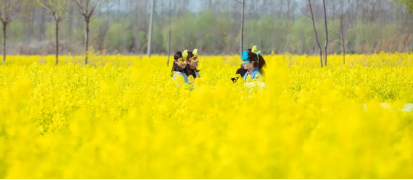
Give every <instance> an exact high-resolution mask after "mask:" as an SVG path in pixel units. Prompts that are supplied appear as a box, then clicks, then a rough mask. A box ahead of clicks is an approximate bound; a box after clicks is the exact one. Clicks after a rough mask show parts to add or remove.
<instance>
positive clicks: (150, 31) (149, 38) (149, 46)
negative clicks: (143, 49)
mask: <svg viewBox="0 0 413 180" xmlns="http://www.w3.org/2000/svg"><path fill="white" fill-rule="evenodd" d="M154 12H155V0H152V5H151V17H150V21H149V33H148V34H149V35H148V54H147V55H148V57H151V45H152V31H153V30H152V28H153V17H154Z"/></svg>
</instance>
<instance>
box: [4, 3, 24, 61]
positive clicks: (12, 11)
mask: <svg viewBox="0 0 413 180" xmlns="http://www.w3.org/2000/svg"><path fill="white" fill-rule="evenodd" d="M22 3H23V2H22V1H21V0H20V1H19V0H0V21H1V24H2V26H3V28H2V29H3V62H2V64H3V65H4V63H5V62H6V54H7V53H6V40H7V34H6V32H7V25H8V24H9V23H10V22H11V21H12V20H13V18H14V17H15V16H16V15H17V14H18V12H19V11H20V8H21V6H22Z"/></svg>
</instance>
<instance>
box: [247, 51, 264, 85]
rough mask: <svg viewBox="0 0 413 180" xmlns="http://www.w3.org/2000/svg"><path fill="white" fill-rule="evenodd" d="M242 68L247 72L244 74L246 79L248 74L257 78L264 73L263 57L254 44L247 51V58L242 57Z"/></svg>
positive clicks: (252, 77)
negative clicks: (249, 50)
mask: <svg viewBox="0 0 413 180" xmlns="http://www.w3.org/2000/svg"><path fill="white" fill-rule="evenodd" d="M243 61H244V62H243V63H242V64H243V65H244V69H245V70H247V73H246V74H245V75H244V79H245V80H246V79H247V78H248V76H250V77H251V79H258V78H259V77H260V76H263V75H264V70H263V67H264V66H266V62H265V60H264V57H262V56H261V55H260V51H258V50H257V47H256V46H254V47H253V48H252V50H251V52H249V53H248V58H247V59H243Z"/></svg>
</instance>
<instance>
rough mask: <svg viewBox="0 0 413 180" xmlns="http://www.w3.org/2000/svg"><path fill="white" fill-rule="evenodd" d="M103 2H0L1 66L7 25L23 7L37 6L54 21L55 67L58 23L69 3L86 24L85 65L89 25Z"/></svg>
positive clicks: (64, 0)
mask: <svg viewBox="0 0 413 180" xmlns="http://www.w3.org/2000/svg"><path fill="white" fill-rule="evenodd" d="M104 1H105V0H1V1H0V2H1V4H0V5H1V8H0V9H1V10H0V20H1V22H2V26H3V64H4V63H5V61H6V38H7V36H6V34H7V25H8V24H9V23H10V22H11V21H12V20H13V18H15V17H16V14H18V13H19V12H20V11H23V10H24V9H23V8H24V7H28V6H33V5H37V6H39V7H41V8H42V9H43V10H44V11H47V12H48V13H49V14H50V15H51V16H52V17H53V19H54V21H55V26H56V29H55V34H56V65H57V64H58V63H59V23H60V22H62V21H63V20H64V18H65V16H66V11H67V9H68V6H69V4H70V3H74V4H75V5H76V7H77V9H78V11H79V13H80V15H81V16H82V17H83V20H84V21H85V24H86V29H85V56H86V57H85V64H87V58H88V48H89V45H88V44H89V24H90V20H91V18H92V16H93V15H94V12H95V10H96V9H97V8H99V6H100V5H101V4H102V3H104Z"/></svg>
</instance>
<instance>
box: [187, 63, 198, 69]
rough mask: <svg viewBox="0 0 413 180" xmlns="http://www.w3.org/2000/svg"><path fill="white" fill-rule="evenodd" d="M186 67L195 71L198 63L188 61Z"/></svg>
mask: <svg viewBox="0 0 413 180" xmlns="http://www.w3.org/2000/svg"><path fill="white" fill-rule="evenodd" d="M188 65H189V67H190V68H191V69H196V68H197V67H198V61H189V62H188Z"/></svg>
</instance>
